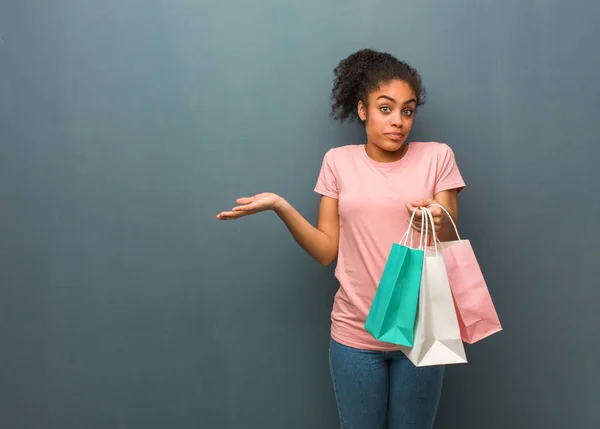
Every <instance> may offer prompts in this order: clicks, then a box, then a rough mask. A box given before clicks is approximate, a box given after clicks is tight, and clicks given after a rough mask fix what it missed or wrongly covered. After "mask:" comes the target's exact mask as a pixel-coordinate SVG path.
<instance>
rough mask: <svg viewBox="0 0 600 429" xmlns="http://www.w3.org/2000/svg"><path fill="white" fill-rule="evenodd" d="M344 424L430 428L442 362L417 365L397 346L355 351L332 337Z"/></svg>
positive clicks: (350, 427) (365, 428)
mask: <svg viewBox="0 0 600 429" xmlns="http://www.w3.org/2000/svg"><path fill="white" fill-rule="evenodd" d="M329 365H330V368H331V377H332V380H333V388H334V391H335V397H336V401H337V406H338V412H339V416H340V425H341V428H342V429H431V428H433V422H434V420H435V415H436V412H437V407H438V403H439V399H440V395H441V391H442V381H443V378H444V367H443V366H430V367H421V368H417V367H416V366H414V365H413V364H412V362H411V361H409V360H408V358H407V357H406V356H405V355H404V353H402V352H401V351H392V352H379V351H369V350H359V349H355V348H352V347H347V346H344V345H342V344H340V343H338V342H336V341H335V340H333V339H331V340H330V348H329Z"/></svg>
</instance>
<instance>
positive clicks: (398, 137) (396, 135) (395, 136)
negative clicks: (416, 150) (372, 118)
mask: <svg viewBox="0 0 600 429" xmlns="http://www.w3.org/2000/svg"><path fill="white" fill-rule="evenodd" d="M385 135H386V136H387V137H389V138H390V139H392V140H402V139H403V138H404V134H402V133H385Z"/></svg>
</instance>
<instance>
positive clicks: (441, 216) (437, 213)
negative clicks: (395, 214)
mask: <svg viewBox="0 0 600 429" xmlns="http://www.w3.org/2000/svg"><path fill="white" fill-rule="evenodd" d="M431 204H439V202H437V201H436V200H430V199H426V200H417V201H413V202H412V203H410V204H407V205H406V208H407V209H408V216H409V218H410V217H411V216H412V214H413V212H414V211H415V210H416V211H417V213H416V214H415V217H414V219H413V223H412V228H413V229H414V230H415V231H417V232H418V233H420V232H421V230H422V229H423V228H424V225H423V224H422V219H421V209H420V207H428V206H429V205H431ZM429 211H430V212H431V216H432V217H433V225H434V227H435V233H436V234H437V235H439V232H440V231H441V229H442V228H443V226H444V225H445V224H446V221H447V219H446V217H447V215H446V213H445V212H444V210H442V209H441V208H440V207H438V206H433V207H429ZM427 222H429V220H427ZM427 228H428V229H429V234H430V235H431V225H428V226H427Z"/></svg>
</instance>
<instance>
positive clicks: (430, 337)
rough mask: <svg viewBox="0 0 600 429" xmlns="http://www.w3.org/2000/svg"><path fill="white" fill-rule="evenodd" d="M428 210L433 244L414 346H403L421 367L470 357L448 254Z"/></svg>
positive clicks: (425, 264) (427, 227)
mask: <svg viewBox="0 0 600 429" xmlns="http://www.w3.org/2000/svg"><path fill="white" fill-rule="evenodd" d="M421 211H423V212H425V214H426V216H425V222H424V223H423V225H424V228H425V231H426V232H425V243H427V242H428V241H427V240H428V237H429V230H430V229H431V234H432V236H433V246H431V247H432V248H433V250H432V249H430V248H428V247H426V249H425V254H424V259H423V275H422V277H421V287H420V292H419V305H418V310H417V320H416V324H415V340H414V345H413V347H405V346H400V349H401V350H402V352H403V353H404V354H405V355H406V356H407V357H408V359H409V360H410V361H411V362H412V363H413V364H414V365H415V366H418V367H422V366H432V365H447V364H460V363H466V362H467V357H466V354H465V349H464V345H463V342H462V340H461V336H460V328H459V326H458V319H457V316H456V310H455V307H454V301H453V299H452V292H451V291H450V285H449V283H448V275H447V273H446V265H445V263H444V256H443V255H442V253H441V252H440V251H439V250H440V249H439V247H438V242H437V237H436V234H435V228H434V226H433V216H432V215H431V212H430V211H429V210H428V209H427V208H425V207H421Z"/></svg>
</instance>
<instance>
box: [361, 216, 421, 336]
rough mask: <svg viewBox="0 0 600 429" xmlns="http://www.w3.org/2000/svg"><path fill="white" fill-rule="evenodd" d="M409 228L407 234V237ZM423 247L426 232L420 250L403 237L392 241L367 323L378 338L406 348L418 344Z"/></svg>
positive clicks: (367, 326)
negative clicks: (418, 313)
mask: <svg viewBox="0 0 600 429" xmlns="http://www.w3.org/2000/svg"><path fill="white" fill-rule="evenodd" d="M415 212H416V210H415ZM413 216H414V213H413ZM411 221H412V219H411ZM411 223H412V222H411ZM409 231H410V226H409ZM409 231H407V233H406V234H404V237H403V239H404V238H406V237H407V234H408V233H409ZM411 241H412V240H411ZM422 247H423V235H422V234H421V242H420V244H419V248H418V249H413V248H411V247H409V246H408V245H406V244H402V240H401V241H400V243H393V244H392V248H391V250H390V254H389V256H388V259H387V262H386V264H385V268H384V270H383V273H382V275H381V279H380V281H379V286H378V288H377V292H376V293H375V297H374V298H373V302H372V304H371V309H370V310H369V314H368V316H367V320H366V322H365V329H366V330H367V331H368V332H369V333H370V334H371V335H373V337H374V338H376V339H377V340H380V341H384V342H387V343H393V344H397V345H402V346H406V347H412V346H413V344H414V332H415V322H416V316H417V307H418V304H419V291H420V290H421V276H422V273H423V261H424V258H425V252H424V250H423V249H422Z"/></svg>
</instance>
